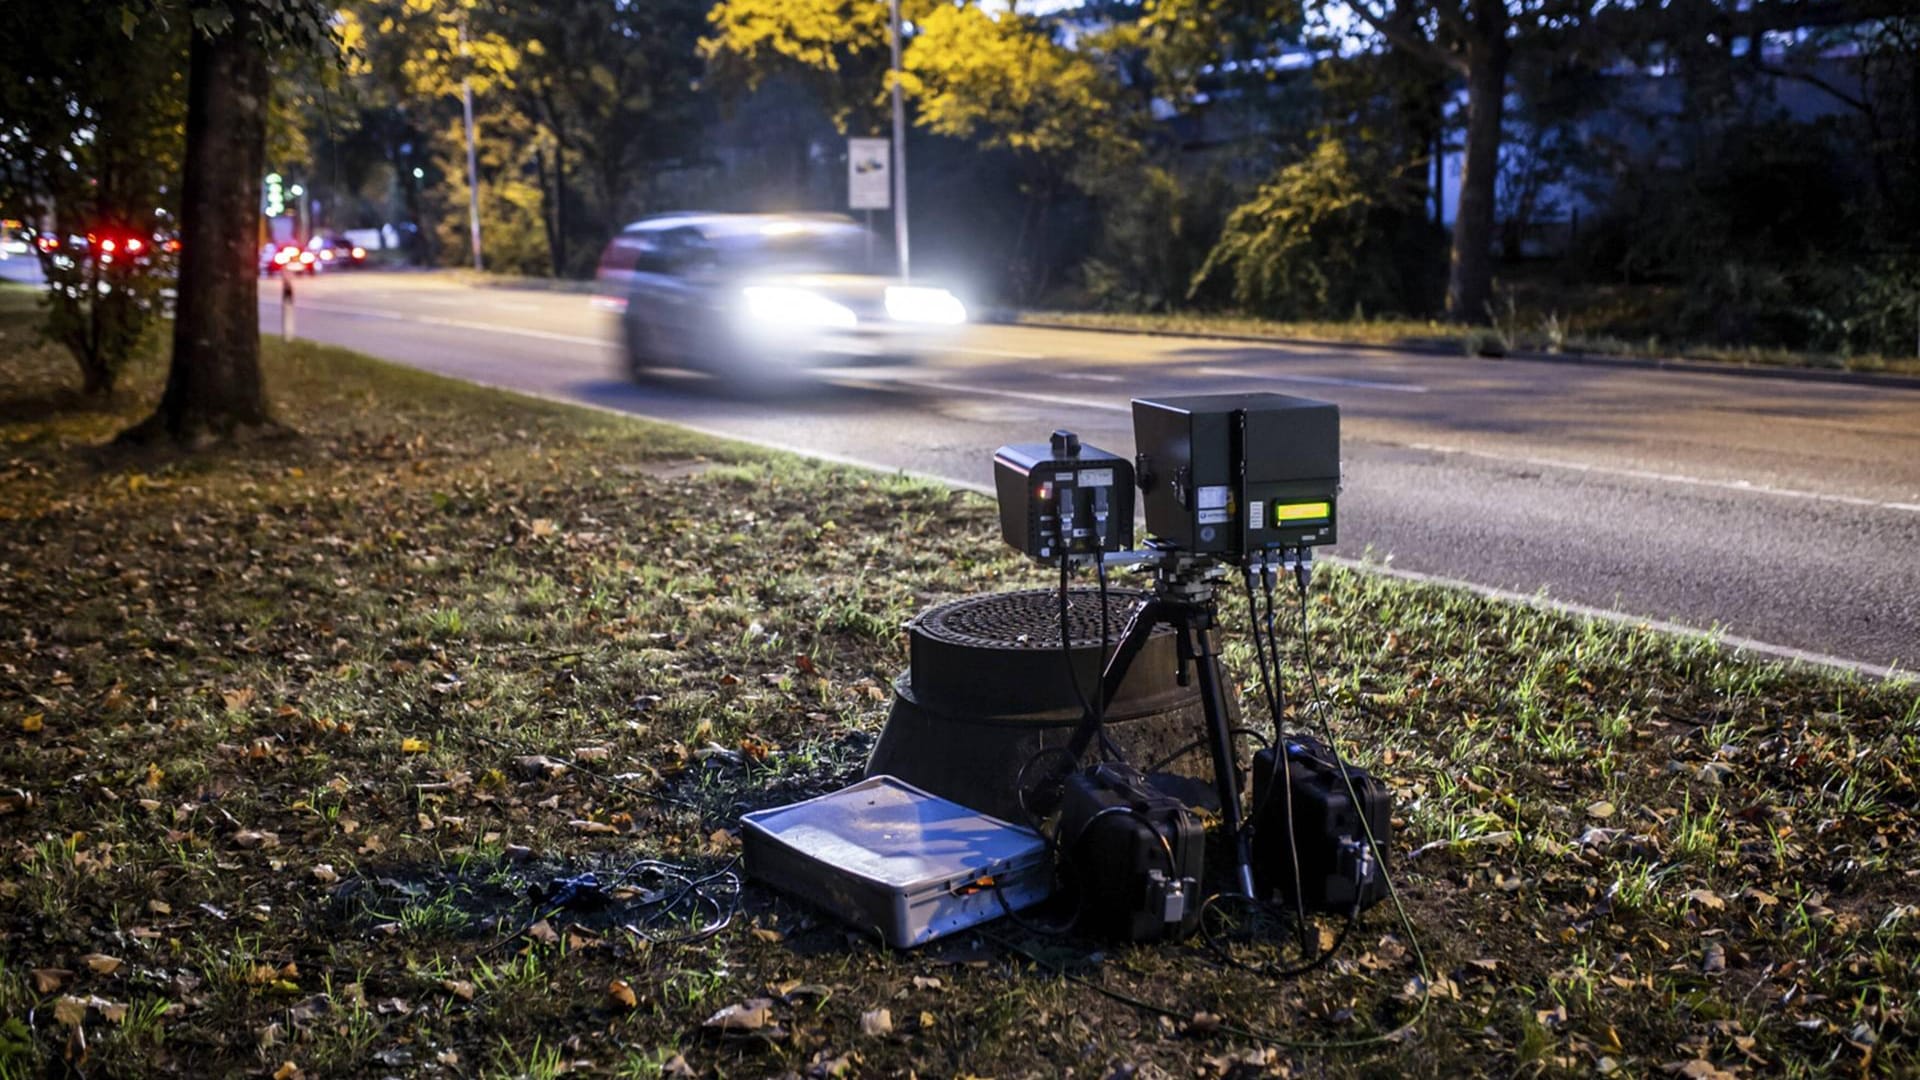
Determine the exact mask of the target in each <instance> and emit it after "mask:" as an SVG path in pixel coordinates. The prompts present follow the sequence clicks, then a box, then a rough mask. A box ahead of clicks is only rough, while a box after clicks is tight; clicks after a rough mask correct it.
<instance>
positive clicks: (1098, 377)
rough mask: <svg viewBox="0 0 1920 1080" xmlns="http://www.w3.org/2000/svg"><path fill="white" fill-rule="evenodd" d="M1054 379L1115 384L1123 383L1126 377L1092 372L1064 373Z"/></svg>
mask: <svg viewBox="0 0 1920 1080" xmlns="http://www.w3.org/2000/svg"><path fill="white" fill-rule="evenodd" d="M1054 378H1056V379H1080V380H1082V381H1085V382H1106V383H1113V382H1121V381H1123V378H1124V377H1123V376H1120V375H1102V374H1099V373H1097V372H1092V371H1063V372H1061V373H1060V374H1058V375H1055V376H1054Z"/></svg>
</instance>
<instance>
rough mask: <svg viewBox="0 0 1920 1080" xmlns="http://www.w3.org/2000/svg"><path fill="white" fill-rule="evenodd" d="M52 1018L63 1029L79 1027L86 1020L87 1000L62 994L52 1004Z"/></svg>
mask: <svg viewBox="0 0 1920 1080" xmlns="http://www.w3.org/2000/svg"><path fill="white" fill-rule="evenodd" d="M53 1018H54V1020H55V1021H57V1022H58V1023H60V1024H61V1025H63V1026H65V1027H79V1026H80V1025H81V1024H83V1023H85V1022H86V1019H87V999H86V998H83V997H74V996H73V995H71V994H62V995H61V996H60V998H59V999H58V1000H56V1001H55V1002H54V1003H53Z"/></svg>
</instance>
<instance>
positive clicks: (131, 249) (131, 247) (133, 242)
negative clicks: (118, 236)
mask: <svg viewBox="0 0 1920 1080" xmlns="http://www.w3.org/2000/svg"><path fill="white" fill-rule="evenodd" d="M143 247H146V245H145V244H142V243H141V242H140V238H139V237H137V236H129V237H127V254H129V255H138V254H140V249H141V248H143Z"/></svg>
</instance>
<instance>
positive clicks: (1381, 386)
mask: <svg viewBox="0 0 1920 1080" xmlns="http://www.w3.org/2000/svg"><path fill="white" fill-rule="evenodd" d="M1193 370H1194V372H1195V373H1197V374H1200V375H1218V376H1224V377H1226V378H1231V379H1272V380H1274V381H1277V382H1297V383H1314V384H1316V385H1320V386H1351V387H1354V388H1356V389H1359V390H1391V391H1394V392H1395V393H1400V394H1424V393H1426V392H1427V388H1426V387H1424V386H1421V385H1420V384H1419V383H1390V382H1376V381H1375V380H1372V379H1345V378H1340V377H1338V376H1334V375H1298V374H1287V375H1283V374H1277V373H1274V372H1267V371H1242V370H1240V369H1239V368H1228V367H1202V368H1194V369H1193Z"/></svg>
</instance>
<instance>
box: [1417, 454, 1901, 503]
mask: <svg viewBox="0 0 1920 1080" xmlns="http://www.w3.org/2000/svg"><path fill="white" fill-rule="evenodd" d="M1382 445H1396V444H1392V443H1386V444H1382ZM1397 445H1400V446H1404V447H1406V448H1407V449H1409V450H1424V451H1426V452H1428V453H1433V454H1456V455H1459V456H1462V457H1474V458H1481V459H1484V460H1487V461H1498V462H1503V463H1506V464H1510V465H1530V466H1533V467H1535V468H1541V469H1565V470H1567V471H1569V472H1583V473H1594V474H1596V475H1601V476H1623V477H1627V478H1630V479H1634V480H1653V481H1657V482H1659V483H1664V484H1683V485H1686V486H1688V487H1706V488H1717V489H1719V490H1722V491H1738V492H1741V493H1743V494H1748V495H1777V496H1779V497H1781V498H1784V499H1807V500H1809V501H1813V502H1829V503H1837V504H1839V505H1841V506H1863V507H1867V508H1868V509H1873V510H1898V511H1901V512H1903V513H1909V514H1920V503H1905V502H1887V501H1883V500H1880V499H1867V498H1862V497H1860V496H1857V495H1836V494H1834V493H1832V492H1827V491H1801V490H1799V489H1797V488H1783V487H1774V486H1773V485H1771V484H1756V483H1754V482H1753V481H1751V480H1714V479H1711V478H1708V477H1704V476H1689V475H1687V474H1686V473H1668V472H1656V471H1654V470H1651V469H1627V468H1621V467H1618V466H1614V465H1592V464H1588V463H1586V462H1581V461H1561V460H1557V459H1555V458H1537V457H1530V456H1528V455H1525V454H1500V453H1495V452H1493V451H1490V450H1469V449H1467V448H1465V447H1459V446H1442V445H1439V444H1437V443H1400V444H1397Z"/></svg>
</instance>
